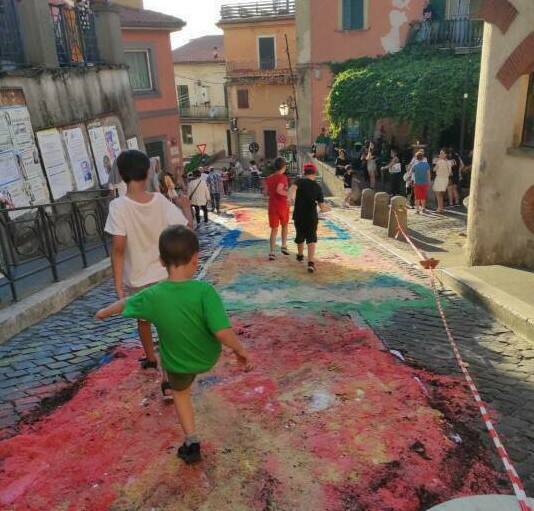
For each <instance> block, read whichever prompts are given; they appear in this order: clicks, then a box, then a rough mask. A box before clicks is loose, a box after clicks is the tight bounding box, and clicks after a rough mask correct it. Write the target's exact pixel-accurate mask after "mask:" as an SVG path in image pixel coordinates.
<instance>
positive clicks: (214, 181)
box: [208, 167, 224, 214]
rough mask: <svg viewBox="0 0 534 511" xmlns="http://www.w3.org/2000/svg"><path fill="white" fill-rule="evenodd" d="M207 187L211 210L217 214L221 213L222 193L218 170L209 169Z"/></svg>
mask: <svg viewBox="0 0 534 511" xmlns="http://www.w3.org/2000/svg"><path fill="white" fill-rule="evenodd" d="M208 186H209V189H210V195H211V210H212V211H216V212H217V214H220V212H221V195H222V194H223V193H224V185H223V178H222V175H221V172H220V170H218V169H215V168H213V167H212V168H211V169H210V175H209V176H208Z"/></svg>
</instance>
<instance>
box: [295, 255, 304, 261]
mask: <svg viewBox="0 0 534 511" xmlns="http://www.w3.org/2000/svg"><path fill="white" fill-rule="evenodd" d="M297 261H298V262H299V263H301V262H302V261H304V255H303V254H297Z"/></svg>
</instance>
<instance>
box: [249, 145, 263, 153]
mask: <svg viewBox="0 0 534 511" xmlns="http://www.w3.org/2000/svg"><path fill="white" fill-rule="evenodd" d="M248 150H249V151H250V152H251V153H252V154H256V153H257V152H258V151H259V150H260V146H259V145H258V143H257V142H252V143H251V144H250V145H249V146H248Z"/></svg>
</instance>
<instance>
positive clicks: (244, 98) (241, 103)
mask: <svg viewBox="0 0 534 511" xmlns="http://www.w3.org/2000/svg"><path fill="white" fill-rule="evenodd" d="M248 107H249V105H248V90H247V89H239V90H238V91H237V108H248Z"/></svg>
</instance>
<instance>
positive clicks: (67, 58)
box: [50, 0, 99, 66]
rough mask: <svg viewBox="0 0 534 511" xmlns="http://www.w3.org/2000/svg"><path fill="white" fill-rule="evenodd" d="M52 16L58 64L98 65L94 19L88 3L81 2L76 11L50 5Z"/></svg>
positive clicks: (76, 6) (73, 8)
mask: <svg viewBox="0 0 534 511" xmlns="http://www.w3.org/2000/svg"><path fill="white" fill-rule="evenodd" d="M50 15H51V16H52V22H53V25H54V35H55V38H56V50H57V56H58V60H59V64H60V65H62V66H75V65H82V66H83V65H91V64H97V63H98V62H99V55H98V45H97V39H96V29H95V19H94V14H93V11H92V10H91V7H90V4H89V0H78V1H77V2H76V4H75V5H74V7H69V6H67V5H64V4H61V5H55V4H50Z"/></svg>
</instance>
